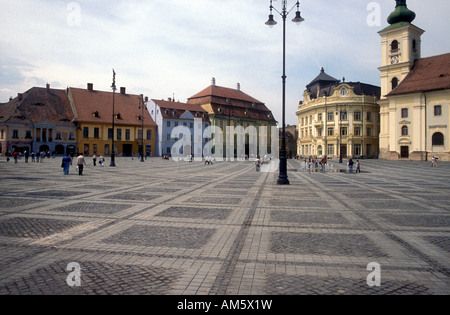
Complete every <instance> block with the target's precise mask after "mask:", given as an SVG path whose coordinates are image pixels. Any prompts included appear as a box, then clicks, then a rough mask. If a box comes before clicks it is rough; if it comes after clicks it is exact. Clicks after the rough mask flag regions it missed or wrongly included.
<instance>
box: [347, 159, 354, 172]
mask: <svg viewBox="0 0 450 315" xmlns="http://www.w3.org/2000/svg"><path fill="white" fill-rule="evenodd" d="M353 164H354V162H353V160H352V158H350V160H348V168H349V171H350V173H353Z"/></svg>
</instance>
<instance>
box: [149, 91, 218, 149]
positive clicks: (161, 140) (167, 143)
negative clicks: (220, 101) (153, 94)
mask: <svg viewBox="0 0 450 315" xmlns="http://www.w3.org/2000/svg"><path fill="white" fill-rule="evenodd" d="M146 106H147V110H148V112H149V113H150V115H151V116H152V118H153V120H154V121H155V122H156V124H157V125H158V128H157V132H156V155H157V156H163V155H167V156H172V148H173V147H174V144H175V143H176V142H177V141H179V139H178V135H177V136H176V137H172V132H173V130H174V128H176V127H185V128H188V129H189V132H190V134H191V138H190V139H185V142H186V144H185V145H183V148H182V149H181V150H182V152H178V154H182V155H185V156H189V155H191V154H193V155H195V156H196V157H201V156H202V154H203V148H204V147H205V145H206V144H207V142H209V134H206V135H205V130H207V128H208V127H209V126H210V122H209V117H208V113H207V111H206V110H204V109H203V108H202V107H201V106H200V105H195V104H186V103H180V102H175V101H174V100H172V99H168V100H156V99H152V100H150V101H147V102H146ZM196 119H197V121H199V123H198V122H196ZM194 137H197V138H196V139H194ZM187 143H188V144H187Z"/></svg>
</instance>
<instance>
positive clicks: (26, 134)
mask: <svg viewBox="0 0 450 315" xmlns="http://www.w3.org/2000/svg"><path fill="white" fill-rule="evenodd" d="M25 139H31V131H30V130H27V131H26V132H25Z"/></svg>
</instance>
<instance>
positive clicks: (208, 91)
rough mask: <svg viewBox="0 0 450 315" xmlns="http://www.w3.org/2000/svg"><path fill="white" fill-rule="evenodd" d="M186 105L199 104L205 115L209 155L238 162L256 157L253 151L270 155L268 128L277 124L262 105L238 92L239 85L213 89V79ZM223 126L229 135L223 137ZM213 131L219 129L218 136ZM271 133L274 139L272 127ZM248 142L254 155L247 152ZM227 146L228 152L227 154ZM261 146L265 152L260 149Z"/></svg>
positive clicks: (270, 144) (249, 149)
mask: <svg viewBox="0 0 450 315" xmlns="http://www.w3.org/2000/svg"><path fill="white" fill-rule="evenodd" d="M188 104H192V105H200V106H201V107H202V108H203V109H205V110H206V112H207V113H208V116H209V120H210V123H211V128H212V129H211V130H212V134H211V139H212V140H211V142H212V154H213V155H215V156H216V157H218V156H223V157H226V156H228V157H233V156H234V157H235V158H238V159H239V158H243V157H245V156H247V157H251V158H253V157H256V154H257V152H264V153H266V154H267V153H269V154H274V153H273V152H272V153H271V147H272V142H271V139H272V137H271V135H272V132H273V131H272V127H276V125H277V122H276V120H275V118H274V117H273V114H272V112H271V111H270V110H269V109H268V108H267V107H266V105H265V104H264V103H263V102H261V101H259V100H257V99H255V98H254V97H252V96H250V95H248V94H246V93H244V92H243V91H241V86H240V84H239V83H238V84H237V86H236V89H231V88H227V87H221V86H217V85H216V80H215V78H213V79H212V81H211V86H209V87H207V88H205V89H204V90H202V91H200V92H199V93H197V94H195V95H194V96H192V97H190V98H189V99H188ZM227 127H230V128H229V129H230V130H231V132H230V134H227ZM260 127H262V128H261V129H260ZM215 130H220V131H221V132H220V133H221V134H215V132H214V131H215ZM261 130H263V132H265V134H262V133H261ZM274 132H275V137H277V138H276V139H278V130H277V129H276V128H275V129H274ZM240 141H243V142H244V143H245V144H244V145H243V146H242V147H243V150H242V152H240V151H239V150H238V148H240V146H238V143H239V142H240ZM251 141H256V142H257V144H256V146H257V148H256V150H255V151H257V152H251V151H252V150H251V147H252V146H251V145H250V142H251ZM227 143H228V144H229V145H228V148H229V150H231V152H227ZM263 146H264V147H267V149H266V148H264V150H260V149H262V148H263ZM277 150H278V149H277ZM263 155H264V154H263Z"/></svg>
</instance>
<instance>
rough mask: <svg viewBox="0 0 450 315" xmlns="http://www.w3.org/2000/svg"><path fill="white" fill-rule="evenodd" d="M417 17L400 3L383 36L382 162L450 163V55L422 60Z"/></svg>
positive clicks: (380, 33) (381, 71)
mask: <svg viewBox="0 0 450 315" xmlns="http://www.w3.org/2000/svg"><path fill="white" fill-rule="evenodd" d="M415 16H416V15H415V13H414V12H412V11H410V10H409V9H408V8H407V7H406V3H405V4H402V5H398V6H397V7H396V9H395V11H394V12H392V13H391V15H390V16H389V18H388V23H389V24H390V25H389V26H388V27H386V28H385V29H383V30H382V31H380V32H379V35H380V36H381V49H382V65H381V67H380V68H379V70H380V73H381V100H380V101H379V104H380V120H381V125H380V127H381V131H380V158H383V159H390V160H397V159H407V160H430V159H431V158H432V156H437V157H438V158H440V159H441V160H450V140H449V139H450V131H449V126H450V116H449V107H450V76H448V73H449V71H450V54H444V55H438V56H433V57H427V58H422V57H421V45H422V44H421V36H422V34H423V33H424V31H423V30H422V29H420V28H418V27H417V26H415V25H413V24H412V21H413V20H414V19H415Z"/></svg>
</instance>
